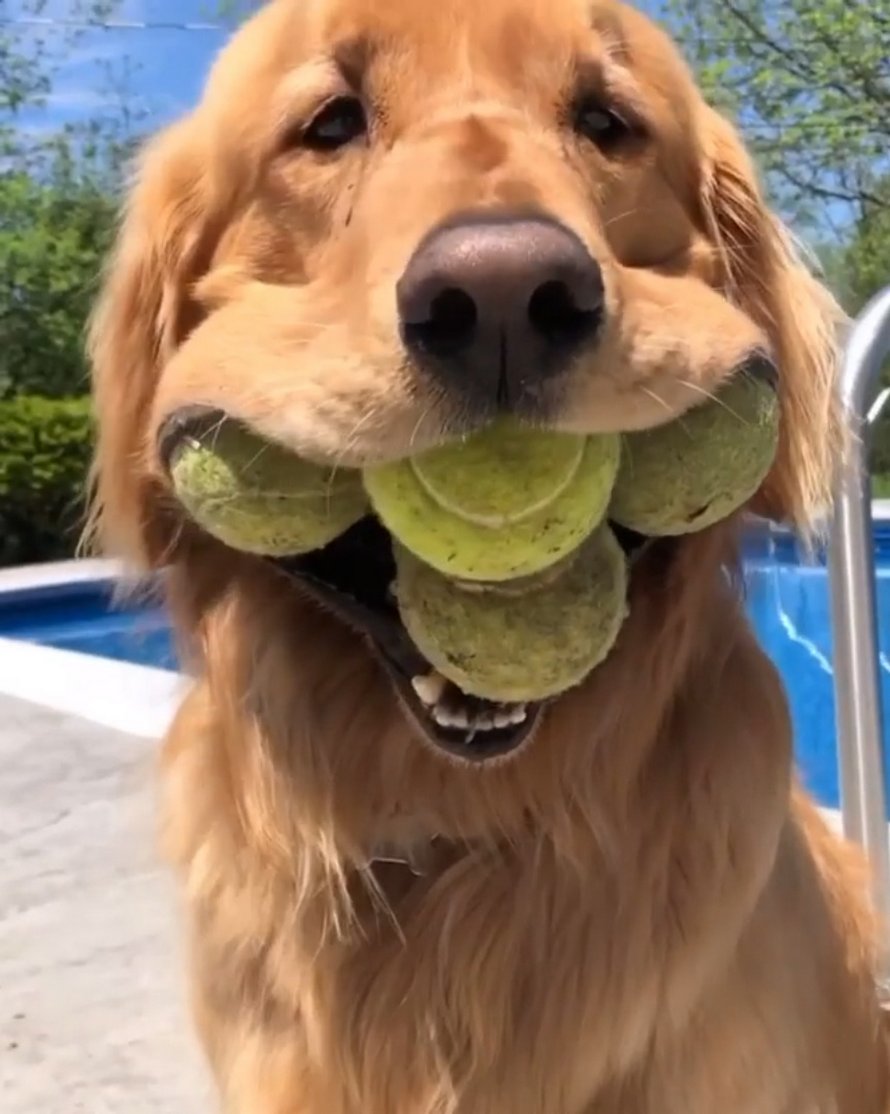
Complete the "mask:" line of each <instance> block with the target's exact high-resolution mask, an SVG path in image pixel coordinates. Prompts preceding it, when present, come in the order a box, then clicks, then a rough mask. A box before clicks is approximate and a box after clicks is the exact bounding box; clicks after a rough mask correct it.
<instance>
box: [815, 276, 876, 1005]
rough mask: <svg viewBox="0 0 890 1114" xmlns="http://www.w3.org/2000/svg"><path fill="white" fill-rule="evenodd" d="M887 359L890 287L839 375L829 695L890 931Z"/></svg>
mask: <svg viewBox="0 0 890 1114" xmlns="http://www.w3.org/2000/svg"><path fill="white" fill-rule="evenodd" d="M888 355H890V287H888V288H887V289H885V290H883V291H881V293H880V294H878V295H876V296H875V297H874V298H873V299H872V300H871V301H870V302H869V304H868V305H867V306H866V308H865V309H864V310H863V311H862V313H861V314H860V315H859V317H858V318H857V320H856V321H855V322H854V324H853V327H852V329H851V330H850V333H849V336H848V338H847V343H846V347H845V351H844V357H843V363H842V367H841V376H840V398H841V406H842V408H843V416H844V420H845V422H846V424H847V427H848V429H849V432H850V444H849V447H848V453H847V455H846V457H845V459H844V462H843V464H842V466H841V470H840V474H839V476H838V481H837V489H836V493H835V510H834V522H833V524H832V531H831V544H830V549H829V571H830V588H831V622H832V632H833V642H834V695H835V710H836V722H837V736H838V761H839V768H840V786H841V810H842V814H843V825H844V834H845V835H846V836H847V837H848V838H849V839H852V840H855V841H856V842H858V843H859V844H861V845H862V847H863V848H864V849H865V851H866V853H867V854H868V857H869V861H870V864H871V869H872V879H873V895H874V904H875V910H876V913H877V914H878V916H879V917H880V919H881V923H882V925H883V926H884V928H885V930H887V929H890V847H888V838H887V808H886V800H885V792H884V742H883V717H882V703H881V683H880V660H879V649H878V626H877V612H876V610H875V560H874V542H873V540H872V512H871V479H870V476H869V470H868V458H867V440H868V413H869V403H870V401H871V399H872V397H873V395H874V393H875V387H876V386H877V381H878V375H879V374H880V371H881V367H882V366H883V364H884V361H885V360H886V359H887V357H888ZM882 941H883V942H884V947H883V952H882V955H881V970H880V972H879V974H880V978H881V981H882V983H884V984H885V985H886V984H887V983H888V982H890V939H888V933H887V931H885V932H884V933H882Z"/></svg>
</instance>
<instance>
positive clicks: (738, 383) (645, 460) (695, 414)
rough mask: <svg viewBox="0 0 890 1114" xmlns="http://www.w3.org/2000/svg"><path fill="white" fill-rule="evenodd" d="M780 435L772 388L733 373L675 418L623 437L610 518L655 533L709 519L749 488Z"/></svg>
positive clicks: (734, 505) (743, 498)
mask: <svg viewBox="0 0 890 1114" xmlns="http://www.w3.org/2000/svg"><path fill="white" fill-rule="evenodd" d="M778 436H779V402H778V399H777V397H776V392H775V390H774V389H773V387H772V386H771V385H770V384H769V383H766V382H764V381H763V380H760V379H756V378H754V377H753V376H749V375H744V374H742V375H739V376H737V377H736V378H735V379H734V380H733V381H732V382H731V383H729V384H728V386H726V387H725V388H723V390H721V391H720V392H719V394H718V395H717V396H716V398H714V399H712V400H710V401H708V402H706V403H704V404H703V405H701V406H698V407H696V408H695V409H693V410H690V411H688V413H686V414H684V415H683V416H682V417H681V418H677V419H676V420H675V421H672V422H669V423H668V424H666V425H663V426H659V427H657V428H655V429H649V430H645V431H643V432H641V433H631V434H627V435H626V436H625V437H624V439H623V443H622V451H621V467H620V468H619V471H618V478H617V480H616V482H615V489H614V491H613V492H612V502H611V504H610V507H609V517H610V518H611V519H612V520H613V521H615V522H618V523H620V524H621V525H622V526H626V527H628V528H629V529H631V530H636V531H637V532H638V533H640V534H650V535H652V536H655V537H664V536H671V535H676V534H690V533H694V532H695V531H696V530H703V529H704V528H705V527H706V526H712V525H713V524H714V523H715V522H719V521H720V520H721V519H723V518H726V517H727V516H728V515H730V514H732V512H733V511H735V510H738V508H739V507H741V506H743V505H744V504H745V503H746V502H747V501H748V500H749V499H750V498H751V496H752V495H754V494H755V492H756V491H757V489H758V488H759V487H760V485H761V483H762V482H763V480H764V479H765V477H766V475H767V473H768V472H769V470H770V467H771V466H772V463H773V458H774V457H775V453H776V445H777V442H778Z"/></svg>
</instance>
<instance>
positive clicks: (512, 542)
mask: <svg viewBox="0 0 890 1114" xmlns="http://www.w3.org/2000/svg"><path fill="white" fill-rule="evenodd" d="M617 468H618V439H617V437H614V436H605V437H579V436H576V435H574V434H567V433H556V432H550V431H547V432H545V431H541V430H533V429H530V428H527V427H523V426H522V425H520V424H519V423H518V422H514V421H506V420H504V421H500V422H497V423H495V424H493V425H491V426H489V427H488V428H487V429H485V430H483V431H482V432H481V433H477V434H475V435H474V436H472V437H469V438H467V439H466V440H464V441H457V442H452V443H450V444H447V445H443V446H442V447H440V448H436V449H432V450H430V451H429V452H426V453H422V454H420V455H419V456H415V457H412V458H410V459H408V460H401V461H398V462H396V463H393V464H384V465H378V466H375V467H371V468H368V469H366V470H365V473H364V480H365V487H366V489H367V492H368V495H369V496H370V499H371V504H372V506H373V508H374V510H375V512H376V513H377V515H378V517H379V518H380V520H381V521H382V523H383V525H384V526H385V527H386V528H387V530H389V532H390V533H391V534H392V535H393V536H394V537H395V538H396V539H397V540H398V541H399V542H401V543H402V545H403V546H404V547H405V548H406V549H409V550H410V551H411V552H412V553H414V554H415V556H417V557H419V558H420V559H421V560H422V561H425V562H426V563H427V564H428V565H431V566H432V567H433V568H435V569H438V570H439V572H442V573H444V574H446V575H448V576H455V577H461V578H463V579H466V580H495V581H497V580H508V579H512V578H514V577H521V576H528V575H530V574H532V573H536V572H539V571H540V570H541V569H545V568H547V567H548V566H549V565H552V564H554V563H555V562H556V561H558V560H559V559H560V558H562V557H564V556H565V555H566V554H567V553H570V552H571V551H572V550H573V549H576V548H577V547H578V546H579V545H580V544H581V543H582V542H583V541H584V539H585V538H587V537H588V536H589V535H590V534H591V533H592V532H593V530H594V529H595V528H596V527H597V526H598V525H599V523H600V522H601V520H602V518H603V515H604V514H605V512H606V507H607V505H608V502H609V494H610V492H611V488H612V483H613V480H614V478H615V473H616V471H617Z"/></svg>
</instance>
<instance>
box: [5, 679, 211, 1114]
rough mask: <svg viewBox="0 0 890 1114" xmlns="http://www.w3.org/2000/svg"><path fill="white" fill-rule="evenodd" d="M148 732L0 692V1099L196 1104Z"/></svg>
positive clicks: (201, 1099) (53, 1104)
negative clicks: (124, 730)
mask: <svg viewBox="0 0 890 1114" xmlns="http://www.w3.org/2000/svg"><path fill="white" fill-rule="evenodd" d="M153 751H154V745H153V744H151V743H149V742H146V741H144V740H139V739H135V738H133V737H131V736H129V735H124V734H121V733H119V732H117V731H112V730H110V729H108V728H105V727H99V726H96V725H94V724H89V723H87V722H85V721H83V720H79V719H75V718H73V717H70V716H63V715H60V714H58V713H55V712H50V711H48V710H45V709H43V708H39V707H35V706H32V705H29V704H24V703H21V702H19V701H17V700H12V699H10V698H7V697H2V696H0V1111H2V1114H80V1112H84V1114H118V1112H121V1114H205V1112H207V1111H210V1110H211V1109H212V1104H211V1103H210V1102H209V1089H208V1086H207V1083H206V1081H205V1078H204V1075H203V1070H202V1066H201V1063H200V1059H199V1057H198V1055H197V1053H196V1051H195V1049H194V1047H193V1045H192V1043H191V1037H190V1033H189V1029H188V1022H187V1018H186V1017H185V1009H184V1006H183V985H184V984H183V980H182V979H181V978H180V957H179V954H178V949H177V931H176V910H175V898H174V894H173V893H172V887H171V885H170V882H169V880H168V879H167V877H166V875H165V873H164V872H163V870H161V869H159V868H158V866H157V863H156V860H155V851H154V831H153V815H152V804H153V802H152V796H153V790H154V784H153V776H154V771H153V758H154V755H153Z"/></svg>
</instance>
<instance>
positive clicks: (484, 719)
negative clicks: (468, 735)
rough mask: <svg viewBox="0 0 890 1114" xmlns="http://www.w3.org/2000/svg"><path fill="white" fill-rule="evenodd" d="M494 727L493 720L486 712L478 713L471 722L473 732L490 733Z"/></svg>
mask: <svg viewBox="0 0 890 1114" xmlns="http://www.w3.org/2000/svg"><path fill="white" fill-rule="evenodd" d="M493 727H494V719H493V718H492V716H491V715H490V714H489V713H488V712H480V714H479V715H478V716H476V718H475V719H474V720H473V730H474V731H491V729H492V728H493Z"/></svg>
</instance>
